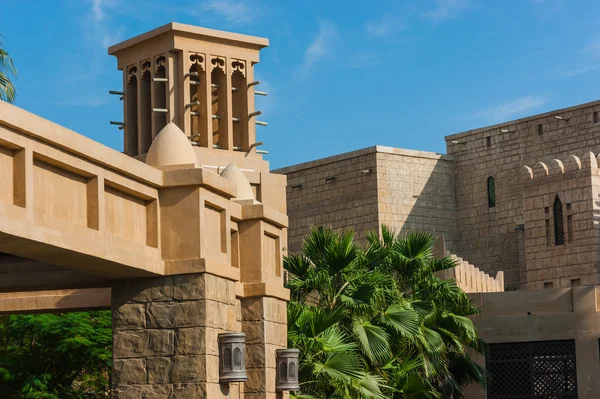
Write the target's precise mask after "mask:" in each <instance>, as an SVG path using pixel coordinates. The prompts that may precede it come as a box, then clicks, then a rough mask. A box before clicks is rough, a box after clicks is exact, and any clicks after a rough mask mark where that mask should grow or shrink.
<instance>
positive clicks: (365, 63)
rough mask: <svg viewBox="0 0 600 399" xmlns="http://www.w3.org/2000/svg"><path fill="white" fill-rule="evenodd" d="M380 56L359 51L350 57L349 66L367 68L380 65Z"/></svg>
mask: <svg viewBox="0 0 600 399" xmlns="http://www.w3.org/2000/svg"><path fill="white" fill-rule="evenodd" d="M379 62H380V58H379V57H377V56H375V55H373V54H370V53H365V52H358V53H356V54H354V55H353V56H352V57H349V59H348V64H347V65H348V67H349V68H367V67H372V66H375V65H378V64H379Z"/></svg>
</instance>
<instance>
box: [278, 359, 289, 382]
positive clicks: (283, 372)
mask: <svg viewBox="0 0 600 399" xmlns="http://www.w3.org/2000/svg"><path fill="white" fill-rule="evenodd" d="M279 378H281V379H282V380H284V379H285V380H287V378H288V371H287V362H285V361H283V362H281V363H279Z"/></svg>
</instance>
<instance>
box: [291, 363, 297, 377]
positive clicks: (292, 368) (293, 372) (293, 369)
mask: <svg viewBox="0 0 600 399" xmlns="http://www.w3.org/2000/svg"><path fill="white" fill-rule="evenodd" d="M290 379H291V380H295V379H296V363H294V362H291V363H290Z"/></svg>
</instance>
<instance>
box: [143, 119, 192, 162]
mask: <svg viewBox="0 0 600 399" xmlns="http://www.w3.org/2000/svg"><path fill="white" fill-rule="evenodd" d="M146 163H147V164H148V165H150V166H154V167H155V168H159V167H161V166H170V165H184V164H194V166H198V159H197V158H196V154H195V153H194V148H193V147H192V144H191V143H190V141H189V140H188V138H187V137H186V135H185V133H183V132H182V131H181V129H180V128H179V127H178V126H177V125H176V124H174V123H173V122H171V123H169V124H168V125H167V126H165V127H163V128H162V130H161V131H160V132H159V133H158V135H157V136H156V138H155V139H154V141H153V142H152V145H151V146H150V149H149V150H148V154H147V155H146Z"/></svg>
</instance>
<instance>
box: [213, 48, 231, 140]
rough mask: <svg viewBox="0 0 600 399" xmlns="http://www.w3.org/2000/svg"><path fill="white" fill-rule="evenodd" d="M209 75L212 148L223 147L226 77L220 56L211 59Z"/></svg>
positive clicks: (225, 138) (223, 62)
mask: <svg viewBox="0 0 600 399" xmlns="http://www.w3.org/2000/svg"><path fill="white" fill-rule="evenodd" d="M211 64H212V72H211V76H210V81H211V90H212V98H211V100H212V115H211V118H212V143H213V147H214V148H224V147H225V146H226V141H227V137H226V136H227V120H226V118H227V94H226V92H225V91H226V89H227V77H226V76H225V61H224V60H223V59H222V58H213V59H212V60H211Z"/></svg>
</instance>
